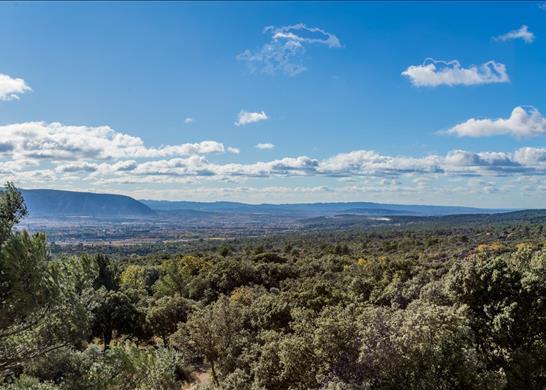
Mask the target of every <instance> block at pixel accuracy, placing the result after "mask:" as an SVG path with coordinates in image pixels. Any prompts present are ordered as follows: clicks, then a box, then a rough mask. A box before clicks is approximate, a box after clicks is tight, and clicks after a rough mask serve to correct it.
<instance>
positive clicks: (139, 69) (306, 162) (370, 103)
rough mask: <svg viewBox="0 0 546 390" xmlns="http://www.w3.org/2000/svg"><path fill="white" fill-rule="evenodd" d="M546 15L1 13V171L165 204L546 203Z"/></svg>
mask: <svg viewBox="0 0 546 390" xmlns="http://www.w3.org/2000/svg"><path fill="white" fill-rule="evenodd" d="M542 8H546V7H542V4H541V3H538V2H525V3H524V2H518V3H516V2H514V3H506V2H502V3H500V2H499V3H493V2H491V3H470V2H459V3H441V4H440V3H434V2H423V3H409V2H408V3H403V2H401V3H380V2H374V3H358V2H347V3H339V2H338V3H327V2H317V3H312V2H304V3H293V2H286V3H282V2H281V3H272V2H271V3H258V2H255V3H251V2H241V3H233V2H231V3H204V2H191V3H172V2H169V3H157V2H156V3H142V2H139V3H110V2H98V3H1V4H0V51H1V52H2V53H3V54H4V55H2V56H1V57H0V75H1V76H2V77H0V177H2V176H3V177H4V180H14V181H15V182H16V184H18V185H20V186H23V187H26V188H61V189H76V190H92V191H96V192H116V193H124V194H129V195H133V196H135V197H138V198H156V199H192V200H224V199H229V200H239V201H246V202H272V203H280V202H312V201H352V200H362V201H368V200H369V201H388V202H396V203H434V204H460V205H474V206H491V207H546V200H545V199H546V197H545V195H546V182H545V180H544V179H545V175H546V145H545V142H544V137H545V135H546V119H545V118H544V117H543V116H542V113H545V112H546V103H545V102H546V77H545V71H546V10H545V9H542ZM403 73H404V74H403ZM259 144H262V145H261V148H258V147H257V145H259Z"/></svg>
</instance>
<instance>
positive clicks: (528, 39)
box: [495, 25, 535, 43]
mask: <svg viewBox="0 0 546 390" xmlns="http://www.w3.org/2000/svg"><path fill="white" fill-rule="evenodd" d="M516 39H521V40H522V41H524V42H525V43H532V42H533V41H534V40H535V34H533V33H532V32H531V31H529V28H528V27H527V26H526V25H523V26H521V27H520V28H519V29H517V30H512V31H509V32H507V33H506V34H502V35H499V36H498V37H495V40H496V41H501V42H506V41H515V40H516Z"/></svg>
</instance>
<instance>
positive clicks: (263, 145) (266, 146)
mask: <svg viewBox="0 0 546 390" xmlns="http://www.w3.org/2000/svg"><path fill="white" fill-rule="evenodd" d="M255 148H256V149H260V150H271V149H274V148H275V145H273V144H271V143H259V144H256V146H255Z"/></svg>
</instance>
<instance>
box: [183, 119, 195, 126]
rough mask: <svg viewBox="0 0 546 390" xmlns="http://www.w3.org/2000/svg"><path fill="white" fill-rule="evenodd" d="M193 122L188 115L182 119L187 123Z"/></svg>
mask: <svg viewBox="0 0 546 390" xmlns="http://www.w3.org/2000/svg"><path fill="white" fill-rule="evenodd" d="M193 122H195V120H194V119H193V118H190V117H187V118H185V119H184V123H185V124H187V125H189V124H190V123H193Z"/></svg>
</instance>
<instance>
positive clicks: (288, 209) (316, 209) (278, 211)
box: [141, 200, 509, 217]
mask: <svg viewBox="0 0 546 390" xmlns="http://www.w3.org/2000/svg"><path fill="white" fill-rule="evenodd" d="M141 202H142V203H144V204H146V205H148V206H149V207H150V208H152V209H154V210H163V211H167V210H170V211H174V210H198V211H205V212H217V213H252V214H275V215H291V216H301V217H303V216H322V215H335V214H364V215H412V216H441V215H452V214H492V213H499V212H505V211H509V210H506V209H480V208H474V207H458V206H430V205H397V204H383V203H373V202H333V203H294V204H246V203H237V202H187V201H163V200H142V201H141Z"/></svg>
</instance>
